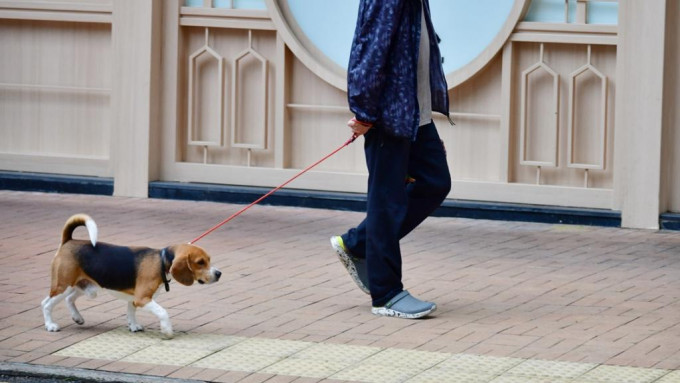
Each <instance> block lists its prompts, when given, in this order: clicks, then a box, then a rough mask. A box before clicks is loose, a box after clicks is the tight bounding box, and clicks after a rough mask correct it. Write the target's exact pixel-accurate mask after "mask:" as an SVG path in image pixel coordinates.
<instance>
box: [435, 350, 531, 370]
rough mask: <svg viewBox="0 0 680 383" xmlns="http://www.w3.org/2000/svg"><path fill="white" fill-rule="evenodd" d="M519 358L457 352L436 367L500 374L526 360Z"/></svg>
mask: <svg viewBox="0 0 680 383" xmlns="http://www.w3.org/2000/svg"><path fill="white" fill-rule="evenodd" d="M524 361H525V360H524V359H519V358H499V357H495V356H484V355H471V354H455V355H453V356H452V357H451V358H449V359H447V360H445V361H444V362H442V363H440V364H438V365H436V366H435V367H434V368H435V369H445V370H452V371H465V372H470V373H476V374H480V373H484V374H491V375H500V374H502V373H503V372H505V371H507V370H509V369H511V368H513V367H515V366H516V365H518V364H520V363H522V362H524Z"/></svg>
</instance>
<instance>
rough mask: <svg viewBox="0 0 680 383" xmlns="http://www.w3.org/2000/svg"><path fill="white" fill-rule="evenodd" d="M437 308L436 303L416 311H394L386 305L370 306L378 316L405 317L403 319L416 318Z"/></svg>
mask: <svg viewBox="0 0 680 383" xmlns="http://www.w3.org/2000/svg"><path fill="white" fill-rule="evenodd" d="M436 310H437V305H433V306H432V308H431V309H429V310H425V311H421V312H417V313H405V312H401V311H396V310H392V309H388V308H387V307H373V308H371V312H372V313H373V314H374V315H378V316H383V317H397V318H405V319H418V318H422V317H424V316H426V315H428V314H431V313H433V312H435V311H436Z"/></svg>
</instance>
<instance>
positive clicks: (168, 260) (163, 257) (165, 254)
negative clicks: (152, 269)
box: [161, 247, 175, 291]
mask: <svg viewBox="0 0 680 383" xmlns="http://www.w3.org/2000/svg"><path fill="white" fill-rule="evenodd" d="M167 249H168V248H167V247H166V248H163V250H161V278H163V284H164V285H165V291H170V281H168V277H167V275H166V272H165V265H166V263H167V264H168V265H172V261H173V260H174V259H175V255H174V254H170V255H168V251H167Z"/></svg>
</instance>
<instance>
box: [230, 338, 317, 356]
mask: <svg viewBox="0 0 680 383" xmlns="http://www.w3.org/2000/svg"><path fill="white" fill-rule="evenodd" d="M313 344H314V343H311V342H301V341H297V340H280V339H263V338H251V339H248V340H246V341H243V342H241V343H238V344H236V345H234V346H232V347H229V351H231V352H236V353H245V354H253V355H265V356H276V357H281V358H283V357H287V356H290V355H292V354H295V353H296V352H299V351H302V350H303V349H305V348H307V347H311V346H312V345H313Z"/></svg>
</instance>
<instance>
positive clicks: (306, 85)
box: [288, 58, 367, 174]
mask: <svg viewBox="0 0 680 383" xmlns="http://www.w3.org/2000/svg"><path fill="white" fill-rule="evenodd" d="M288 68H289V72H288V76H289V83H288V85H289V94H288V104H289V106H288V134H290V139H291V148H290V154H289V158H290V164H289V166H290V167H292V168H304V167H306V166H308V165H310V164H312V163H314V162H316V161H317V160H319V159H320V158H321V157H323V156H325V155H326V154H328V153H330V152H331V151H333V150H334V149H336V148H337V147H339V146H340V145H342V144H343V143H344V142H345V141H347V139H349V138H350V137H351V135H352V132H351V131H350V129H349V128H348V127H347V121H348V120H349V119H350V118H352V114H351V113H350V112H349V106H348V105H347V95H346V93H345V92H343V91H341V90H339V89H337V88H335V87H333V86H331V85H329V84H328V83H326V82H325V81H323V80H321V79H320V78H318V77H317V76H316V75H314V74H313V73H312V72H311V71H310V70H309V69H307V67H306V66H305V65H304V64H302V63H301V62H300V60H298V59H297V58H293V59H292V60H291V62H290V65H288ZM363 142H364V141H363V138H359V139H357V140H356V141H355V142H354V143H353V144H352V145H350V146H349V147H348V148H345V149H344V150H342V151H340V152H338V153H337V154H336V155H335V156H333V157H331V158H329V159H328V160H327V161H325V162H324V163H322V164H320V165H319V166H318V167H317V168H316V169H315V170H324V171H339V172H350V173H361V174H364V173H366V172H367V171H366V162H365V160H364V152H363Z"/></svg>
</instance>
